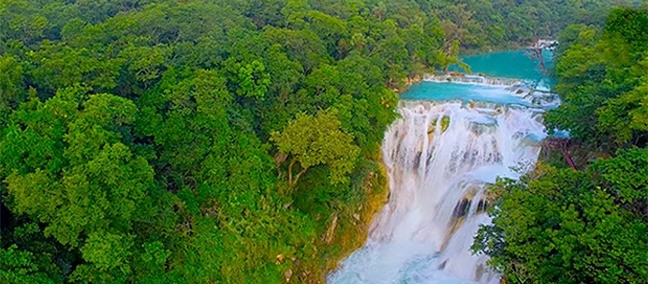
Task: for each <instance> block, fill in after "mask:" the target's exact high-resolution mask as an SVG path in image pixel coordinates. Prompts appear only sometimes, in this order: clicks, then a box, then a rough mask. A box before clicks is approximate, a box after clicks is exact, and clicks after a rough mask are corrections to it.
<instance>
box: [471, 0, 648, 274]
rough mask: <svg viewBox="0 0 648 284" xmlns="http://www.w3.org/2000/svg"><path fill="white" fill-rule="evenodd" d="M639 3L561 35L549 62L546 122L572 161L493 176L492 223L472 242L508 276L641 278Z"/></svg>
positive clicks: (646, 210)
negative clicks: (564, 133)
mask: <svg viewBox="0 0 648 284" xmlns="http://www.w3.org/2000/svg"><path fill="white" fill-rule="evenodd" d="M646 4H648V2H647V3H646ZM643 7H644V8H642V9H638V10H632V9H616V10H614V11H613V12H612V13H611V14H610V15H609V18H608V19H607V22H606V23H605V24H604V25H600V26H599V25H573V26H570V27H568V28H567V29H565V31H564V32H563V33H562V35H561V36H560V42H561V47H560V49H559V50H558V56H559V57H558V60H557V64H556V66H555V70H554V72H555V75H556V77H557V79H558V84H557V85H556V86H555V89H556V91H557V92H558V93H559V94H560V95H561V97H562V99H563V104H562V105H561V106H560V107H559V108H557V109H555V110H552V111H550V112H549V113H548V114H547V116H546V122H547V125H548V126H549V127H550V128H553V127H556V128H559V129H568V130H569V131H570V134H571V137H572V146H571V147H570V149H569V150H570V151H571V152H573V153H574V156H575V159H576V160H577V161H578V163H577V165H578V166H579V167H580V168H579V169H580V170H575V169H572V168H568V167H567V166H566V163H565V161H564V160H561V159H548V160H546V161H545V162H544V163H542V164H540V165H539V166H538V168H537V169H536V170H535V172H533V173H532V174H530V175H529V176H527V177H526V178H524V179H523V180H521V181H510V180H508V181H506V180H502V181H500V182H499V183H498V184H497V186H495V188H494V189H495V190H496V191H497V192H499V194H502V198H501V200H500V202H499V203H498V205H497V206H495V207H494V208H493V212H492V214H493V215H494V217H495V219H494V221H493V225H490V226H486V227H482V229H481V230H480V233H479V235H478V237H477V238H476V243H475V245H474V248H473V249H474V250H476V251H481V252H484V253H486V254H487V255H489V256H491V259H490V264H491V265H492V266H493V267H494V268H495V269H496V270H497V271H499V272H500V273H502V274H503V275H505V277H506V279H507V283H648V148H646V147H647V146H648V5H644V6H643ZM551 156H552V155H548V157H551ZM558 156H560V155H558ZM554 158H555V157H554Z"/></svg>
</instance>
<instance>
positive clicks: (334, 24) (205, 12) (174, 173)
mask: <svg viewBox="0 0 648 284" xmlns="http://www.w3.org/2000/svg"><path fill="white" fill-rule="evenodd" d="M547 2H550V3H547ZM554 2H555V3H554ZM557 2H560V3H557ZM629 4H630V3H629V2H625V1H618V2H611V1H576V0H574V1H505V0H494V1H449V0H439V1H434V0H430V1H405V0H398V1H369V0H368V1H362V0H355V1H345V0H338V1H336V0H329V1H305V0H301V1H300V0H294V1H278V0H269V1H243V0H222V1H194V0H184V1H181V0H178V1H173V0H167V1H164V0H160V1H150V0H139V1H138V0H119V1H108V0H103V1H81V0H79V1H67V0H66V1H63V0H60V1H51V0H40V1H39V0H33V1H23V0H2V1H0V127H1V128H0V179H1V180H2V183H1V184H0V194H1V195H0V196H1V198H2V205H3V206H2V223H1V233H0V282H1V283H67V282H77V283H278V282H288V281H291V282H320V281H322V280H323V276H324V275H325V273H326V272H327V270H328V269H331V268H332V267H333V266H334V265H335V262H336V261H337V260H338V259H339V258H340V257H342V256H343V255H344V254H346V253H348V252H349V250H350V249H352V248H353V247H354V246H357V245H359V243H360V242H362V241H363V240H362V238H363V233H362V232H363V231H364V230H365V229H366V228H365V227H366V223H367V222H368V221H369V220H370V218H371V214H372V211H374V210H376V208H377V207H378V206H379V205H380V200H381V198H382V196H384V195H385V193H386V189H385V188H384V187H385V181H384V179H385V177H384V175H383V173H382V171H381V169H380V162H379V160H380V157H379V154H378V152H379V151H378V149H379V146H380V142H381V140H382V136H383V132H384V130H385V128H386V127H387V126H388V125H389V124H390V123H391V122H392V120H393V119H394V118H395V117H396V114H395V112H394V108H395V107H396V103H397V99H398V97H397V94H396V92H395V91H394V89H402V88H403V87H405V84H406V81H405V80H404V78H406V77H410V78H412V77H416V76H419V75H422V74H424V73H429V72H434V71H438V70H444V69H446V67H447V66H449V65H451V64H454V63H457V62H458V61H459V59H458V55H459V53H460V52H474V51H478V50H487V49H501V48H511V47H516V46H524V45H526V44H528V43H530V42H532V41H533V40H535V39H537V38H541V37H551V36H554V35H556V34H557V33H558V31H560V30H561V29H563V28H564V27H566V26H567V25H568V24H569V23H572V22H579V23H582V24H585V25H594V26H596V25H600V24H602V23H604V21H605V15H606V14H607V11H608V10H609V9H610V7H612V6H614V5H629ZM608 23H609V21H608ZM620 24H623V23H620ZM574 29H577V28H571V29H570V30H571V31H574V32H573V33H572V35H573V34H574V33H576V32H575V30H574ZM578 31H579V32H578V33H577V34H578V35H579V36H578V37H577V38H576V37H570V38H566V39H565V40H566V41H569V40H572V41H576V40H582V41H584V42H583V44H584V45H587V46H589V48H594V46H595V43H596V42H597V40H598V38H599V37H598V36H596V35H597V32H596V31H591V32H589V33H590V34H592V33H593V34H592V35H591V36H590V37H589V38H587V37H586V36H587V33H588V32H587V30H586V29H585V30H583V31H582V32H581V31H580V30H578ZM641 31H642V29H641V28H639V31H638V32H637V34H629V35H624V36H625V37H621V39H624V38H626V39H627V38H634V37H636V35H642V33H641ZM580 34H583V36H580ZM568 35H569V34H568ZM588 40H589V41H588ZM632 48H636V49H637V50H638V49H640V44H639V42H637V44H636V45H632ZM569 52H570V50H567V51H565V53H564V55H563V58H569ZM633 52H634V49H633ZM639 53H640V51H637V53H636V54H637V56H636V58H635V57H632V58H628V61H625V63H624V64H626V65H623V67H624V68H625V67H627V66H630V65H632V66H634V63H635V62H643V61H641V60H639V59H638V58H640V56H639V55H638V54H639ZM632 54H635V53H632ZM572 56H577V55H572ZM574 58H576V57H574ZM606 58H607V59H608V60H611V58H613V55H610V57H605V58H603V57H601V59H600V64H603V63H605V61H604V60H605V59H606ZM565 60H566V59H565ZM644 61H645V60H644ZM644 63H645V62H644ZM600 64H599V65H596V66H593V67H591V68H590V67H587V68H585V67H583V68H585V69H586V71H587V72H599V71H597V70H600ZM640 66H643V65H640ZM644 67H645V66H644ZM565 68H566V69H564V70H562V71H561V69H560V67H559V68H557V70H558V72H559V73H558V75H559V77H561V76H562V77H564V78H576V77H577V76H572V75H569V72H568V70H567V69H568V68H567V67H565ZM597 68H599V69H597ZM639 71H640V70H639ZM560 72H562V74H563V75H561V73H560ZM596 74H598V73H596ZM637 74H640V73H637ZM581 75H582V74H581ZM637 76H639V75H637ZM617 77H619V76H617ZM617 77H615V78H617ZM563 80H564V79H563ZM565 82H566V81H565ZM588 82H590V81H588ZM595 82H596V81H595V80H591V82H590V83H591V84H594V83H595ZM636 82H638V81H636ZM636 82H635V83H636ZM578 83H579V84H581V83H582V82H578ZM630 83H631V82H628V84H630ZM562 86H563V88H564V89H565V92H567V91H568V90H570V89H569V87H570V86H571V85H569V84H567V83H564V84H562ZM634 86H635V85H627V84H625V85H624V88H629V87H634ZM637 86H639V85H638V84H637ZM637 88H638V89H637V90H638V91H636V92H642V90H643V89H641V88H640V87H637ZM628 90H629V89H628ZM628 90H626V89H619V93H623V94H629V95H624V96H619V97H618V98H619V99H618V100H617V101H618V104H621V105H623V104H631V105H633V106H634V105H637V100H636V95H632V94H635V93H633V92H626V91H628ZM573 91H574V92H576V91H577V90H576V89H574V90H573ZM644 91H645V90H644ZM624 98H625V99H624ZM566 105H567V106H569V105H570V102H569V100H568V99H567V100H566ZM610 105H613V106H614V107H616V106H617V104H610ZM593 111H594V110H593ZM596 113H597V114H600V115H601V116H602V117H604V116H605V113H606V112H605V111H596ZM636 113H639V114H640V113H641V112H640V111H637V112H636ZM616 114H619V113H618V112H614V111H612V113H611V115H616ZM559 116H560V113H557V114H556V117H559ZM622 119H629V117H624V118H622ZM556 121H558V120H556ZM601 121H605V120H603V119H602V120H601ZM556 123H558V122H556ZM556 125H558V124H556ZM600 125H601V127H604V126H605V125H606V124H605V123H604V122H601V124H600ZM629 125H633V127H635V126H636V129H635V128H632V129H635V130H633V131H634V132H631V134H630V136H628V135H627V134H624V135H620V136H619V137H620V138H623V139H620V140H619V139H616V138H614V139H613V140H614V141H617V142H619V143H624V141H625V142H628V141H635V140H637V139H639V140H638V141H644V140H641V138H640V137H641V135H644V136H645V134H641V133H643V132H641V131H645V129H644V128H642V127H644V126H641V124H636V123H634V122H632V123H630V124H629ZM566 127H568V126H566ZM624 130H625V128H624ZM573 133H574V135H575V136H576V135H577V132H576V131H573ZM635 135H639V136H635ZM614 137H616V136H614ZM624 139H625V140H624ZM644 143H645V142H644ZM623 153H626V152H623ZM627 153H628V154H624V155H631V157H635V156H633V155H637V154H636V153H644V152H640V151H639V150H636V149H635V150H628V151H627ZM641 157H643V160H641V161H644V162H645V157H646V155H645V154H643V156H636V158H637V159H639V158H641ZM612 161H614V160H612ZM625 165H626V164H623V163H621V164H618V165H616V167H617V168H615V164H614V163H612V164H609V165H608V166H605V164H604V165H602V166H601V167H606V169H609V171H610V172H611V173H613V172H614V171H615V170H623V168H622V167H624V166H625ZM641 176H642V175H638V177H641ZM643 176H644V177H645V175H643ZM618 182H619V184H620V185H624V184H625V182H626V181H623V180H620V181H618ZM632 182H636V181H635V180H633V181H632ZM630 194H634V193H630ZM633 196H634V195H633ZM644 197H645V196H644ZM633 198H640V197H633ZM632 200H634V199H632ZM606 204H608V203H606ZM611 206H612V205H611ZM614 206H617V205H614ZM615 208H616V207H615ZM624 216H626V215H623V216H622V217H624ZM635 223H636V222H635ZM635 223H628V224H635ZM636 224H639V225H636V226H637V227H636V228H638V229H641V228H642V227H640V226H641V225H640V224H641V223H636ZM644 240H645V239H644Z"/></svg>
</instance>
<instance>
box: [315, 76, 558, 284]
mask: <svg viewBox="0 0 648 284" xmlns="http://www.w3.org/2000/svg"><path fill="white" fill-rule="evenodd" d="M513 68H515V67H513ZM525 72H526V71H525ZM511 77H515V76H511ZM451 81H452V82H448V78H430V80H429V81H426V82H423V83H420V84H418V85H415V86H413V87H412V88H411V89H410V90H409V91H408V92H407V93H405V94H403V96H402V98H403V100H401V102H400V105H399V107H398V111H399V113H400V116H401V118H400V119H398V120H397V121H395V122H394V123H393V124H392V125H391V127H390V128H389V129H388V130H387V132H386V134H385V139H384V142H383V146H382V151H383V157H384V163H385V165H386V166H387V170H388V180H389V186H390V190H391V193H390V198H389V202H388V203H387V204H386V206H385V207H384V209H383V210H382V211H381V212H380V213H379V214H378V215H377V216H376V219H375V220H374V223H373V225H372V227H371V229H370V232H369V239H368V240H367V243H366V244H365V246H364V247H362V248H361V249H359V250H358V251H356V252H354V253H353V254H352V255H351V256H350V257H348V258H347V259H346V260H345V261H343V263H342V264H341V265H340V267H339V268H338V270H336V271H335V272H333V273H332V274H331V275H329V277H328V282H329V283H343V284H346V283H498V281H499V276H498V275H496V274H495V273H493V272H492V271H490V270H489V269H488V268H487V267H486V265H485V262H486V258H485V257H484V256H483V255H481V256H480V255H473V254H472V253H471V252H470V246H471V245H472V242H473V237H474V235H475V233H476V232H477V230H478V229H479V226H480V225H481V224H488V223H489V222H490V218H489V217H488V215H487V214H486V213H485V212H484V209H485V207H486V206H487V205H488V204H489V202H490V201H491V200H490V199H489V194H488V192H487V185H488V184H490V183H493V182H494V181H495V179H496V178H497V177H508V178H518V177H519V176H520V175H522V174H524V173H525V172H527V171H529V170H531V169H532V168H533V166H534V165H535V163H536V160H537V157H538V154H539V151H540V147H539V142H540V141H541V140H542V139H543V138H544V137H545V128H544V126H543V123H542V114H543V113H544V111H545V110H546V109H548V108H551V107H555V106H556V105H557V103H558V102H559V101H558V99H557V97H556V96H555V95H553V94H550V93H548V92H546V90H545V89H544V88H542V90H537V89H538V88H537V86H538V84H530V83H529V82H528V81H527V82H524V81H519V82H515V83H514V82H513V81H511V80H491V79H487V78H485V77H479V76H469V77H464V78H461V79H453V80H451ZM541 85H542V84H541Z"/></svg>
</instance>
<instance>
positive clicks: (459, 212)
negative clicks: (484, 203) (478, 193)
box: [452, 198, 472, 218]
mask: <svg viewBox="0 0 648 284" xmlns="http://www.w3.org/2000/svg"><path fill="white" fill-rule="evenodd" d="M471 203H472V200H470V199H467V198H464V199H462V200H461V201H459V203H457V206H455V209H454V211H453V212H452V216H454V217H456V218H458V217H464V216H466V215H468V210H470V204H471Z"/></svg>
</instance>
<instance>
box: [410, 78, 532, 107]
mask: <svg viewBox="0 0 648 284" xmlns="http://www.w3.org/2000/svg"><path fill="white" fill-rule="evenodd" d="M401 99H405V100H435V101H451V100H461V101H464V102H470V101H478V102H491V103H498V104H519V105H524V106H528V105H529V104H530V103H529V101H527V100H525V99H524V98H523V97H521V96H516V95H515V94H514V93H511V92H509V91H507V90H506V87H504V86H497V85H484V84H464V83H450V82H430V81H423V82H420V83H418V84H414V85H412V86H411V87H410V88H409V90H407V92H405V93H403V94H402V95H401Z"/></svg>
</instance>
